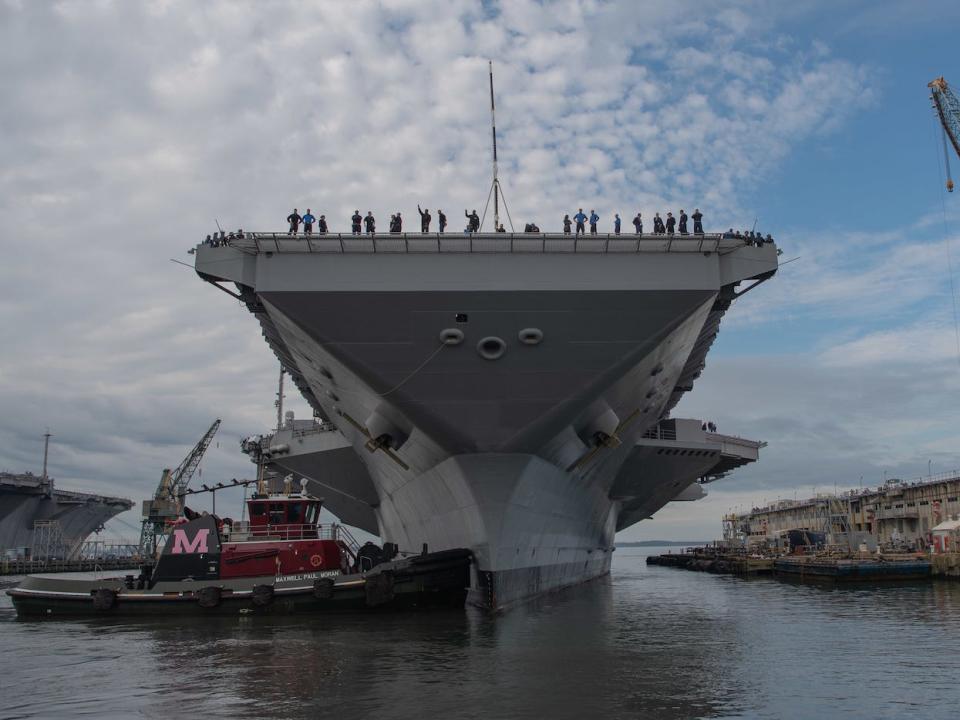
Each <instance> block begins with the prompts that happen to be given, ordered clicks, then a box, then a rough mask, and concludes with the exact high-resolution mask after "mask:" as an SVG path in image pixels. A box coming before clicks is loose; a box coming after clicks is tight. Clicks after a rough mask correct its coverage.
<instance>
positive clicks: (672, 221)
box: [667, 212, 677, 235]
mask: <svg viewBox="0 0 960 720" xmlns="http://www.w3.org/2000/svg"><path fill="white" fill-rule="evenodd" d="M676 227H677V221H676V220H675V219H674V217H673V213H669V212H668V213H667V235H673V231H674V228H676Z"/></svg>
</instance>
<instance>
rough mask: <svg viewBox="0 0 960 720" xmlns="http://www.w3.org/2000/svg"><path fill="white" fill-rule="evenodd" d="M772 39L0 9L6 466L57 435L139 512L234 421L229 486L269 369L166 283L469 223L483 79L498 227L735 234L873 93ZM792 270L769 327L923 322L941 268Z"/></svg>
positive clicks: (289, 15) (588, 27) (59, 456)
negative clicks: (794, 303)
mask: <svg viewBox="0 0 960 720" xmlns="http://www.w3.org/2000/svg"><path fill="white" fill-rule="evenodd" d="M691 9H694V10H696V12H691ZM665 28H667V29H669V32H665V31H664V29H665ZM776 28H777V19H776V17H775V15H771V14H770V11H767V12H761V11H759V10H758V6H753V5H746V6H744V9H739V10H738V9H736V8H730V7H729V6H727V5H726V4H721V3H716V4H714V3H691V4H684V3H657V4H643V5H639V6H638V5H636V4H633V3H626V4H611V3H601V2H586V1H585V2H574V1H572V0H571V1H570V2H560V3H539V2H532V1H531V2H523V1H521V0H511V1H510V2H504V3H501V4H499V5H495V6H493V7H492V8H490V7H487V6H485V5H484V4H483V3H480V2H473V1H468V0H457V1H455V2H441V1H440V0H435V1H433V2H390V3H375V2H352V3H326V4H312V3H298V2H290V3H275V4H271V5H269V6H268V7H262V6H261V5H258V4H242V3H232V2H212V3H199V4H198V3H191V2H176V1H171V2H165V3H154V4H138V3H98V4H91V3H59V4H56V5H48V4H45V3H6V4H3V5H0V93H2V95H3V97H4V103H3V104H2V105H0V128H2V129H3V132H4V142H3V143H0V212H2V213H3V216H4V249H5V250H7V252H5V253H4V261H3V263H2V265H0V287H2V288H3V290H2V294H0V322H2V324H3V328H4V330H5V333H4V343H3V344H2V346H0V406H2V407H3V409H4V413H2V414H0V466H2V467H6V468H7V469H10V470H19V469H21V468H25V467H36V460H37V457H38V442H39V435H40V434H41V432H42V429H43V428H44V427H45V426H46V425H50V426H51V427H52V429H53V432H54V434H55V436H56V439H55V442H56V443H57V450H56V452H55V453H54V459H55V465H54V469H55V473H56V474H57V475H58V476H59V477H60V478H61V479H63V480H64V481H69V482H73V483H75V484H78V485H84V486H87V487H95V488H97V489H101V490H113V491H114V492H117V493H120V494H127V495H130V496H132V497H140V496H142V495H143V494H145V493H146V492H149V491H150V490H151V489H152V487H153V485H154V483H155V482H156V478H157V477H158V476H159V469H160V468H162V467H163V466H164V465H169V464H171V463H176V462H178V461H179V458H180V457H181V456H182V455H183V453H184V452H185V451H186V449H187V448H188V447H189V446H191V445H192V444H193V442H194V441H195V440H196V438H197V437H198V435H199V434H200V433H201V432H202V431H203V429H204V428H205V427H206V425H207V423H209V421H210V419H211V418H212V417H213V416H216V415H221V416H222V417H223V418H224V431H223V432H224V435H225V437H228V438H232V439H231V440H230V441H229V442H228V441H226V440H225V441H223V452H219V453H216V454H215V455H214V456H213V457H212V458H211V460H210V472H222V473H223V474H224V475H226V476H234V475H240V474H242V473H243V472H246V471H247V464H246V460H245V459H244V458H242V457H240V456H239V454H238V453H233V452H232V449H233V447H230V450H231V452H227V448H228V446H230V445H231V443H232V442H234V441H235V440H236V438H238V437H239V436H240V435H245V434H248V433H250V432H256V431H258V430H261V429H263V427H264V426H265V425H267V424H269V423H270V420H271V411H270V405H271V402H272V393H273V383H274V381H275V378H274V375H275V372H276V363H275V360H274V359H273V357H272V355H271V354H270V351H269V350H268V349H267V347H266V346H265V344H264V343H263V342H262V339H261V338H260V337H259V333H258V330H257V328H256V326H255V324H254V322H253V320H252V319H251V318H250V317H249V316H248V314H247V313H246V312H245V311H244V310H242V309H240V308H239V307H237V306H236V305H235V304H233V303H232V302H230V301H228V300H227V299H226V297H225V296H221V295H220V294H218V293H216V292H215V291H214V290H212V289H211V288H209V287H206V286H204V285H203V284H202V283H200V282H199V280H198V279H197V278H196V277H195V276H194V275H193V274H192V273H191V272H190V271H188V270H186V269H185V268H182V267H180V266H177V265H174V264H171V263H169V262H168V258H170V257H178V258H182V259H184V260H188V259H189V258H187V257H186V256H184V255H183V251H184V250H185V249H186V248H187V247H189V246H190V245H192V244H193V243H194V242H196V241H197V240H199V239H200V238H201V237H202V236H203V235H205V234H206V233H207V232H210V231H211V230H212V229H213V227H214V220H215V219H219V220H220V222H221V223H223V224H224V225H225V226H226V227H230V228H236V227H238V226H243V227H245V228H247V229H270V228H275V227H278V226H279V225H280V222H281V218H283V217H285V216H286V214H287V213H288V212H289V208H290V207H291V206H293V205H296V206H298V207H301V208H304V207H307V206H310V207H311V208H312V209H313V211H314V213H315V214H319V213H321V212H322V213H325V214H326V215H327V217H328V218H329V219H330V220H331V222H332V224H333V225H334V226H335V227H336V226H341V227H342V226H343V225H345V221H346V218H347V217H348V216H349V215H350V213H351V212H352V211H353V209H354V208H356V207H362V208H364V209H367V208H370V209H373V210H374V211H376V212H378V213H380V214H381V215H383V214H386V213H388V212H393V211H394V210H396V209H400V210H402V211H403V212H404V214H405V215H406V216H407V219H408V222H410V218H411V216H412V215H413V210H414V208H415V207H416V204H417V203H421V204H424V205H426V206H429V207H430V208H431V209H435V208H436V207H438V205H439V206H440V207H443V208H444V209H446V210H447V212H448V213H450V214H451V217H452V218H456V217H457V215H458V213H459V211H460V208H463V207H478V208H482V203H483V200H484V199H485V197H486V192H487V189H488V188H489V179H490V178H489V174H490V169H489V155H490V150H489V145H488V142H489V140H488V138H489V135H488V133H489V128H488V125H487V123H488V114H487V108H488V106H487V85H486V60H487V58H489V57H493V58H494V59H495V62H496V73H497V85H498V116H497V119H498V132H499V133H500V135H499V138H500V142H501V145H500V150H501V158H502V166H501V172H502V177H503V179H504V184H505V187H506V189H507V192H508V198H507V199H508V201H509V203H510V210H511V212H512V214H513V218H514V221H515V222H518V223H520V224H522V223H523V222H525V221H527V220H530V219H534V220H537V221H538V222H539V223H540V224H541V226H544V227H557V226H558V225H559V222H560V218H562V216H563V214H564V213H565V212H570V211H571V210H572V209H573V208H575V207H577V206H579V205H583V206H584V207H596V208H597V209H598V210H599V211H600V213H601V215H603V216H604V222H606V221H608V220H609V219H610V218H612V214H613V212H615V211H617V210H619V211H620V213H621V215H622V216H624V217H625V218H628V217H629V216H630V215H629V214H628V213H632V212H633V211H634V210H635V209H636V208H638V207H639V208H641V209H642V210H643V211H644V214H645V215H652V213H653V212H654V211H655V210H660V211H664V210H665V209H667V208H671V207H672V208H677V207H679V206H688V205H699V206H700V207H701V208H702V209H704V210H705V211H706V212H707V218H708V224H709V225H711V226H714V227H716V226H719V225H724V226H726V225H743V224H745V223H744V222H742V220H741V221H740V222H737V220H736V219H737V218H742V217H743V216H744V214H745V213H744V211H743V210H742V209H741V207H740V205H741V203H742V201H743V200H742V198H743V193H744V192H745V191H747V190H750V189H751V188H754V189H755V188H756V187H757V184H758V183H759V182H761V181H762V179H763V178H764V177H766V176H768V175H769V174H771V173H775V172H776V171H777V168H778V166H779V163H780V162H781V161H782V160H783V159H784V158H785V157H786V156H787V155H788V154H789V152H790V151H791V148H793V147H794V146H795V145H796V144H797V143H798V142H802V140H803V139H804V138H806V137H810V136H811V135H813V134H815V133H820V132H824V128H827V129H828V130H829V128H832V127H835V126H836V125H837V124H838V123H842V122H843V121H844V120H846V119H847V117H848V116H849V113H850V112H851V108H853V107H862V102H860V101H861V100H863V99H866V98H869V96H870V76H869V74H868V73H867V71H866V70H865V69H864V68H862V67H860V66H858V65H857V64H855V63H852V62H849V61H846V60H843V59H842V58H838V57H836V56H831V55H829V54H828V53H824V52H822V51H821V49H820V48H812V49H811V48H808V47H805V46H804V44H803V43H802V42H799V41H797V40H795V39H792V38H790V37H789V36H786V35H784V34H783V33H778V32H776ZM38 37H44V38H49V39H51V41H50V42H42V43H38V42H37V38H38ZM757 37H762V38H769V39H768V40H765V41H764V42H757V41H756V38H757ZM746 41H749V42H746ZM747 47H749V49H746V48H747ZM841 100H842V102H841ZM854 100H856V102H854ZM797 245H798V247H800V248H801V250H802V251H803V252H804V254H805V259H804V264H799V263H798V264H797V265H796V268H797V271H796V273H795V274H794V275H793V278H794V279H793V280H791V279H790V278H791V275H790V274H789V273H787V272H784V273H782V277H781V278H778V280H777V282H776V283H771V284H770V285H771V288H781V289H772V290H770V291H768V290H766V289H765V290H763V291H758V293H759V292H764V293H768V292H769V293H770V294H768V295H766V296H765V297H767V298H774V299H775V300H776V303H779V307H781V308H782V307H785V306H786V305H787V303H788V300H789V295H790V294H792V293H794V292H795V290H796V288H797V287H798V286H799V285H800V284H801V283H807V282H810V283H811V284H810V285H809V287H810V288H811V298H812V299H811V300H809V301H805V302H807V303H808V304H810V305H816V304H818V303H819V304H823V305H825V306H827V305H829V306H830V307H837V306H842V305H843V303H844V302H845V299H848V298H854V297H861V295H858V293H864V294H866V296H867V297H869V298H871V300H872V301H876V302H877V303H878V304H880V305H881V307H889V306H888V305H883V303H884V302H885V301H886V299H887V298H889V297H890V295H891V291H892V288H894V287H896V288H897V291H898V292H900V293H905V294H906V295H907V297H908V298H922V297H926V296H927V295H928V291H926V290H925V289H924V288H923V287H921V286H917V287H902V286H901V285H899V284H898V283H899V282H900V280H902V278H903V277H904V276H905V274H906V275H909V273H906V271H907V270H909V271H910V272H912V273H913V275H909V276H911V277H914V276H915V274H916V273H917V272H920V271H921V269H922V268H926V267H929V264H930V263H932V262H934V260H933V259H932V255H931V256H929V257H928V256H927V255H925V254H924V253H922V252H920V249H916V250H917V252H916V253H915V254H914V253H904V254H902V255H896V256H895V257H894V259H891V260H889V261H888V262H881V263H878V264H877V265H876V266H874V267H872V269H870V270H869V272H867V273H866V276H865V277H860V276H861V273H859V272H858V271H856V270H854V269H852V268H850V267H841V268H839V269H837V270H832V269H831V266H830V258H829V256H825V257H820V258H815V257H814V256H815V253H814V250H813V247H814V243H813V242H812V240H811V241H810V243H809V247H810V248H811V249H810V251H809V252H807V251H806V246H804V245H803V243H798V244H797ZM817 252H820V250H817ZM930 252H931V253H934V254H935V251H934V250H931V251H930ZM791 272H793V271H791ZM776 293H779V295H776ZM794 297H796V295H794ZM750 307H752V306H751V305H750V304H747V305H746V308H743V309H740V308H738V310H737V313H735V314H734V317H735V316H736V315H737V314H740V313H742V312H744V311H746V310H747V308H750ZM751 312H753V311H752V310H751ZM757 312H759V311H757ZM854 341H855V339H853V340H850V342H854ZM825 362H826V361H825ZM707 387H709V386H707ZM701 395H702V396H703V397H704V398H705V399H711V400H713V401H717V400H718V398H717V397H716V395H715V394H712V393H710V392H705V393H701V389H700V388H698V390H697V392H696V393H694V397H696V396H701ZM296 405H297V407H298V408H299V409H301V410H302V409H303V408H304V406H303V403H302V402H301V403H297V404H296ZM722 405H723V401H719V402H715V406H722Z"/></svg>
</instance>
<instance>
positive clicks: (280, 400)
mask: <svg viewBox="0 0 960 720" xmlns="http://www.w3.org/2000/svg"><path fill="white" fill-rule="evenodd" d="M276 405H277V432H280V430H282V429H283V367H281V368H280V386H279V387H278V388H277V402H276Z"/></svg>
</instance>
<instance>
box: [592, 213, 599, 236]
mask: <svg viewBox="0 0 960 720" xmlns="http://www.w3.org/2000/svg"><path fill="white" fill-rule="evenodd" d="M599 219H600V216H599V215H597V213H596V211H594V210H590V234H591V235H596V234H597V220H599Z"/></svg>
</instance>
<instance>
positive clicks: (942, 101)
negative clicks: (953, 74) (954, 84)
mask: <svg viewBox="0 0 960 720" xmlns="http://www.w3.org/2000/svg"><path fill="white" fill-rule="evenodd" d="M927 87H928V88H930V99H931V100H933V108H934V109H935V110H936V111H937V115H939V116H940V126H941V128H942V129H943V161H944V165H945V166H946V170H947V191H948V192H953V178H952V177H950V151H949V150H948V149H947V138H949V139H950V144H951V145H953V149H954V151H955V152H956V153H957V156H958V157H960V99H958V98H957V96H956V95H955V94H954V93H953V90H951V89H950V86H949V85H948V84H947V81H946V80H944V79H943V76H942V75H941V76H940V77H938V78H937V79H936V80H932V81H931V82H929V83H927Z"/></svg>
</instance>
